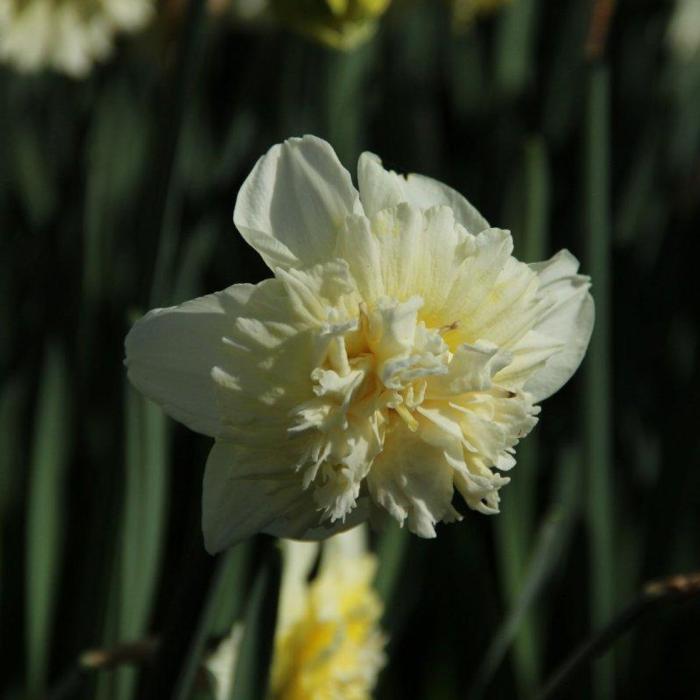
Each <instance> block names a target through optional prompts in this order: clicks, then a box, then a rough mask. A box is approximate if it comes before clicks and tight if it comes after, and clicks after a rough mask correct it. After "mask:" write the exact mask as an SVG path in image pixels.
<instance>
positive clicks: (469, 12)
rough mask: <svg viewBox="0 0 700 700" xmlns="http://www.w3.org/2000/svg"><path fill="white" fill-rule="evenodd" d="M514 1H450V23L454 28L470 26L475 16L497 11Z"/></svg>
mask: <svg viewBox="0 0 700 700" xmlns="http://www.w3.org/2000/svg"><path fill="white" fill-rule="evenodd" d="M513 1H514V0H450V5H451V6H452V21H453V23H454V25H455V27H464V26H466V25H468V24H470V23H471V22H472V21H473V20H474V19H475V18H476V17H477V15H480V14H486V13H488V12H493V11H495V10H497V9H498V8H499V7H501V6H502V5H506V4H507V3H510V2H513Z"/></svg>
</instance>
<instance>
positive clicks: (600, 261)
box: [583, 64, 615, 700]
mask: <svg viewBox="0 0 700 700" xmlns="http://www.w3.org/2000/svg"><path fill="white" fill-rule="evenodd" d="M609 121H610V96H609V76H608V71H607V68H606V67H605V66H604V65H601V64H594V65H592V66H591V67H590V72H589V75H588V85H587V105H586V123H585V144H584V200H583V209H584V232H585V265H584V269H585V270H586V272H587V273H588V274H590V275H591V277H592V279H593V297H594V299H595V304H596V325H595V329H594V331H593V337H592V339H591V344H590V347H589V350H588V357H587V359H586V363H585V371H584V380H585V387H584V392H583V431H584V456H585V459H584V469H585V473H586V475H587V478H588V484H587V492H586V495H587V503H586V518H587V525H588V538H589V539H588V541H589V562H590V604H589V609H590V615H591V623H592V626H593V627H594V628H596V627H600V626H601V625H603V624H604V623H605V622H606V621H607V620H609V619H610V617H611V616H612V613H613V609H614V603H615V592H614V588H615V587H614V582H615V559H614V546H613V536H614V526H613V513H612V500H613V496H612V489H613V484H612V477H611V467H612V445H611V418H612V416H611V411H610V404H611V382H610V291H609V290H610V241H611V231H610V211H609V209H610V204H609V191H610V184H609V142H610V134H609V128H610V124H609ZM593 690H594V692H593V697H594V698H596V700H607V699H608V698H612V697H613V695H614V666H613V659H612V657H608V658H606V659H602V660H601V661H600V662H599V664H598V665H597V666H596V667H595V668H594V674H593Z"/></svg>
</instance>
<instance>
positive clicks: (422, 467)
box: [367, 426, 453, 538]
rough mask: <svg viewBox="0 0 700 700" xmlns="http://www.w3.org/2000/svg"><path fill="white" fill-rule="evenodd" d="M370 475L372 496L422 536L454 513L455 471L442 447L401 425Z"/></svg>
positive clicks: (428, 536)
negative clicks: (432, 443)
mask: <svg viewBox="0 0 700 700" xmlns="http://www.w3.org/2000/svg"><path fill="white" fill-rule="evenodd" d="M396 431H397V434H396V435H393V436H392V437H393V439H392V440H390V441H389V440H387V442H386V444H385V447H384V451H383V452H381V453H380V454H379V456H378V457H377V458H376V459H375V461H374V464H373V465H372V470H371V471H370V472H369V474H368V475H367V485H368V486H369V490H370V493H371V494H372V498H373V499H374V500H375V501H376V502H377V503H379V505H381V506H382V507H383V508H385V509H386V510H387V511H388V512H389V514H390V515H391V516H393V517H394V518H396V520H398V521H399V523H401V525H403V524H404V522H405V523H406V525H407V526H408V529H409V530H410V531H411V532H413V533H415V534H416V535H419V536H420V537H427V538H432V537H435V536H436V533H435V525H436V523H438V522H440V521H441V520H443V518H445V517H446V516H447V517H450V516H451V514H452V506H451V503H452V494H453V470H452V467H451V466H450V465H449V464H448V463H447V461H446V460H445V458H444V455H443V451H442V450H441V449H440V448H439V447H434V446H433V445H429V444H428V443H426V442H424V441H423V440H421V439H420V437H417V436H416V435H415V434H414V433H412V432H410V431H409V429H408V428H405V427H403V426H397V428H396Z"/></svg>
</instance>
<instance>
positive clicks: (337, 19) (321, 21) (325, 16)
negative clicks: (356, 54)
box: [270, 0, 391, 49]
mask: <svg viewBox="0 0 700 700" xmlns="http://www.w3.org/2000/svg"><path fill="white" fill-rule="evenodd" d="M390 2H391V0H270V3H271V7H272V9H273V11H274V13H275V14H276V16H277V17H278V18H279V19H280V20H281V21H282V22H283V23H285V24H287V25H288V26H289V27H291V28H292V29H295V30H297V31H299V32H301V33H302V34H306V35H307V36H310V37H312V38H314V39H316V40H317V41H320V42H321V43H323V44H326V45H328V46H331V47H333V48H337V49H350V48H353V47H355V46H357V45H358V44H360V43H362V42H363V41H366V40H367V39H368V38H369V37H370V36H371V35H372V34H373V33H374V31H375V29H376V27H377V21H378V19H379V18H380V17H381V16H382V15H383V14H384V12H385V11H386V9H387V8H388V7H389V4H390Z"/></svg>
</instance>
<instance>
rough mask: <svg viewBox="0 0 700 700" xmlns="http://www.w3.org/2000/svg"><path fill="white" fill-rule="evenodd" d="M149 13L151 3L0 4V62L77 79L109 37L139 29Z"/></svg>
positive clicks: (15, 0) (29, 0)
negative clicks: (49, 70) (44, 70)
mask: <svg viewBox="0 0 700 700" xmlns="http://www.w3.org/2000/svg"><path fill="white" fill-rule="evenodd" d="M153 10H154V2H153V0H0V60H2V61H5V62H8V63H11V64H12V65H13V66H14V67H15V68H17V69H18V70H20V71H25V72H30V71H37V70H42V69H44V68H50V69H53V70H57V71H60V72H62V73H67V74H68V75H70V76H72V77H74V78H83V77H85V76H86V75H87V74H88V73H89V72H90V69H91V68H92V65H93V64H94V63H95V62H96V61H100V60H102V59H104V58H106V57H107V56H108V55H109V53H110V52H111V50H112V44H113V39H114V35H115V34H117V33H118V32H133V31H136V30H138V29H141V28H142V27H143V26H144V25H145V24H146V23H147V22H148V21H149V20H150V18H151V16H152V14H153Z"/></svg>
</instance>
